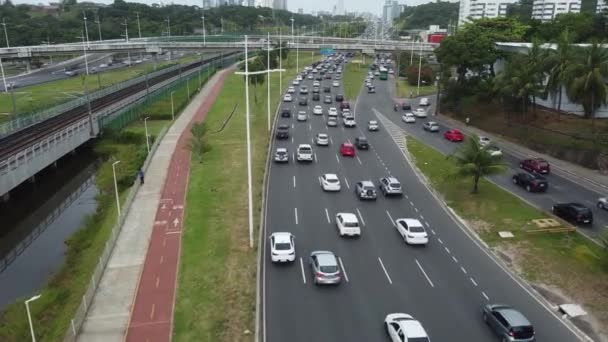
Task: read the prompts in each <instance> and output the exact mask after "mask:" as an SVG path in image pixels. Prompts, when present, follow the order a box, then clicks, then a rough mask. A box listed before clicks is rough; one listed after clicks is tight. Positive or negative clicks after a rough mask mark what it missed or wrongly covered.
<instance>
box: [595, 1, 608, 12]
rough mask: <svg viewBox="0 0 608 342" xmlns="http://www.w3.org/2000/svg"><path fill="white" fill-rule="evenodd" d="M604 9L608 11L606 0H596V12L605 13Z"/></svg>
mask: <svg viewBox="0 0 608 342" xmlns="http://www.w3.org/2000/svg"><path fill="white" fill-rule="evenodd" d="M606 11H608V0H597V8H596V13H606ZM607 14H608V13H607Z"/></svg>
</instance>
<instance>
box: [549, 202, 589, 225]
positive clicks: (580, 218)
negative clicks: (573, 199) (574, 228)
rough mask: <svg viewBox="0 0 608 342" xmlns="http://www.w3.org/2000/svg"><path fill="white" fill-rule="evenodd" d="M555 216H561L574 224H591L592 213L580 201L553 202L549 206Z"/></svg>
mask: <svg viewBox="0 0 608 342" xmlns="http://www.w3.org/2000/svg"><path fill="white" fill-rule="evenodd" d="M551 211H552V212H553V214H555V216H558V217H561V218H563V219H564V220H566V221H568V222H573V223H575V224H589V225H590V224H592V223H593V213H592V212H591V209H589V208H587V207H586V206H584V205H582V204H580V203H555V204H554V205H553V207H551Z"/></svg>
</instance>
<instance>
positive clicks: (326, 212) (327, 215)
mask: <svg viewBox="0 0 608 342" xmlns="http://www.w3.org/2000/svg"><path fill="white" fill-rule="evenodd" d="M325 216H326V217H327V223H331V220H330V219H329V211H327V208H325Z"/></svg>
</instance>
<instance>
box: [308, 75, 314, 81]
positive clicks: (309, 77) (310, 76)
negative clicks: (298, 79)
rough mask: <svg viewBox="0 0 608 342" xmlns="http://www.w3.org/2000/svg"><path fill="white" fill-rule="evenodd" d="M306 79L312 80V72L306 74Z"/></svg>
mask: <svg viewBox="0 0 608 342" xmlns="http://www.w3.org/2000/svg"><path fill="white" fill-rule="evenodd" d="M306 78H307V79H309V80H312V79H313V78H315V77H314V76H313V75H312V74H308V76H306Z"/></svg>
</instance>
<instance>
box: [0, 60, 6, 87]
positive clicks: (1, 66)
mask: <svg viewBox="0 0 608 342" xmlns="http://www.w3.org/2000/svg"><path fill="white" fill-rule="evenodd" d="M0 71H2V82H4V92H5V93H8V87H7V86H6V75H4V65H2V58H0Z"/></svg>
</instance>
